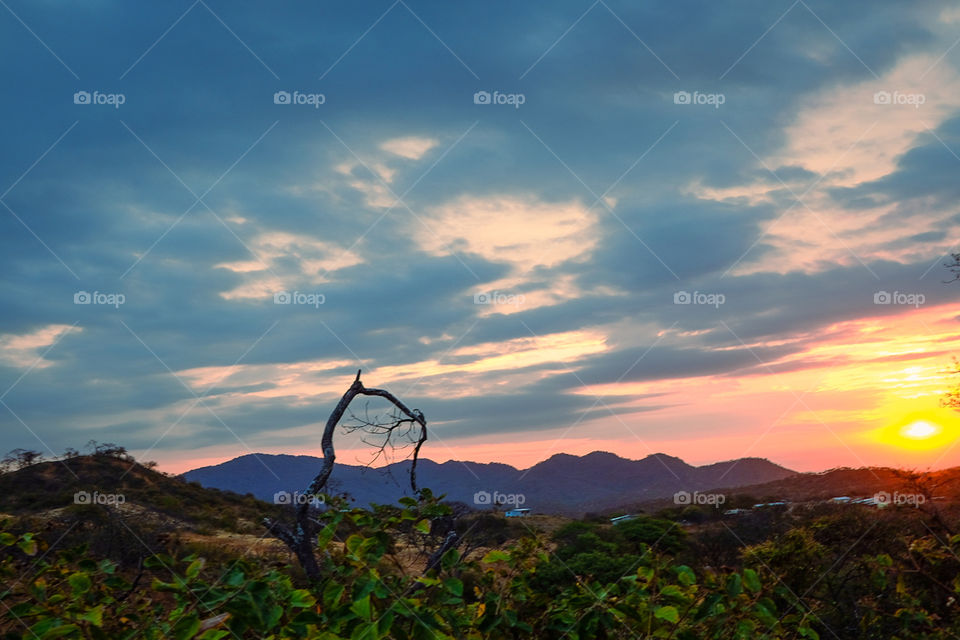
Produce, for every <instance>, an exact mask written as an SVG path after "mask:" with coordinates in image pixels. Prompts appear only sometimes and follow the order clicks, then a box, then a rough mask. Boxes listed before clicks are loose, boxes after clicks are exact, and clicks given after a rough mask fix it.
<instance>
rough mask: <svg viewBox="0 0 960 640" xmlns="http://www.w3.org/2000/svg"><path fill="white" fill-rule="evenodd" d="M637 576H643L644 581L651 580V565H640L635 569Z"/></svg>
mask: <svg viewBox="0 0 960 640" xmlns="http://www.w3.org/2000/svg"><path fill="white" fill-rule="evenodd" d="M637 577H640V578H643V579H644V581H646V582H650V581H651V580H653V567H640V568H639V569H637Z"/></svg>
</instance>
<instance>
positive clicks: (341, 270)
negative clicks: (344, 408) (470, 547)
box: [0, 0, 960, 472]
mask: <svg viewBox="0 0 960 640" xmlns="http://www.w3.org/2000/svg"><path fill="white" fill-rule="evenodd" d="M0 50H2V55H0V79H2V84H3V87H4V89H5V91H4V99H3V101H2V102H0V140H2V148H3V153H2V154H0V273H2V279H0V305H2V311H0V451H7V450H10V449H14V448H17V447H23V448H29V449H35V450H38V451H41V452H43V453H45V454H47V455H55V454H58V453H60V452H62V451H63V450H64V449H65V448H67V447H75V448H81V447H82V446H83V445H84V443H86V442H87V441H88V440H91V439H93V440H97V441H99V442H114V443H117V444H119V445H121V446H124V447H126V448H127V449H128V450H129V451H130V452H131V453H133V454H134V455H135V456H137V457H138V458H139V459H143V460H155V461H157V462H158V463H159V464H160V468H161V469H164V470H168V471H172V472H181V471H185V470H187V469H190V468H194V467H197V466H201V465H204V464H212V463H217V462H221V461H224V460H228V459H230V458H233V457H235V456H239V455H244V454H247V453H252V452H267V453H295V454H316V455H319V454H320V446H319V445H320V435H321V431H322V428H323V424H324V423H325V421H326V418H327V416H328V414H329V412H330V411H331V409H332V407H333V405H334V404H335V403H336V401H337V399H338V398H339V396H340V395H341V394H342V393H343V392H344V391H345V390H346V388H347V387H348V386H349V385H350V383H351V382H352V380H353V378H354V376H355V375H356V371H357V370H358V369H362V371H363V375H362V379H363V382H364V384H366V385H367V386H370V387H379V388H385V389H389V390H390V391H391V392H393V393H394V394H395V395H397V396H398V397H400V398H401V399H403V400H404V401H405V402H406V403H407V404H408V405H410V406H412V407H417V408H419V409H420V410H422V411H423V413H424V415H425V416H426V418H427V420H428V426H429V430H430V431H429V433H430V439H429V441H428V443H427V445H426V446H425V448H424V450H423V455H424V456H425V457H428V458H431V459H433V460H437V461H443V460H449V459H459V460H476V461H481V462H490V461H496V462H506V463H510V464H513V465H515V466H518V467H528V466H530V465H532V464H535V463H536V462H538V461H540V460H543V459H546V458H548V457H550V456H551V455H553V454H556V453H561V452H565V453H572V454H584V453H588V452H590V451H593V450H605V451H612V452H614V453H617V454H619V455H622V456H624V457H628V458H635V459H636V458H642V457H644V456H646V455H649V454H651V453H654V452H664V453H668V454H670V455H675V456H678V457H681V458H683V459H684V460H686V461H688V462H690V463H693V464H706V463H711V462H716V461H719V460H729V459H734V458H739V457H742V456H757V457H766V458H769V459H770V460H773V461H774V462H777V463H779V464H782V465H784V466H787V467H789V468H792V469H796V470H800V471H816V470H822V469H827V468H832V467H840V466H846V467H861V466H865V465H890V466H907V467H913V468H921V469H926V468H943V467H948V466H955V465H960V447H957V446H955V445H956V443H957V437H958V436H960V419H958V418H960V416H958V415H957V414H956V413H955V412H953V411H951V410H949V409H945V408H942V407H941V406H940V399H941V397H942V395H943V393H944V392H945V391H947V390H948V389H949V388H950V387H951V386H952V385H953V384H955V383H956V382H960V378H955V377H951V375H950V371H951V369H952V366H953V365H952V357H953V355H955V354H958V353H960V324H958V317H960V298H958V296H960V282H958V283H955V284H950V283H948V282H947V281H948V280H950V278H951V274H950V272H949V271H948V270H947V269H946V268H945V267H944V263H946V262H948V258H949V253H950V252H951V251H958V250H960V249H958V246H957V243H958V240H960V234H958V232H957V228H958V223H960V200H958V198H957V196H958V195H960V179H958V176H960V9H958V8H957V6H956V5H955V4H953V3H949V2H927V1H923V0H920V1H918V2H911V3H904V2H899V1H893V0H878V1H876V2H872V3H869V5H863V4H860V3H835V2H826V1H820V0H816V1H815V0H795V1H793V2H790V1H780V0H776V1H770V0H763V1H760V0H755V1H745V2H740V3H736V4H720V3H707V2H683V3H677V2H669V1H666V0H664V1H660V2H645V3H636V2H628V1H626V0H622V1H617V0H596V1H594V2H590V0H583V1H577V2H574V1H572V0H550V1H540V2H524V3H512V2H509V3H508V2H503V1H499V0H494V1H488V2H483V3H479V2H463V3H460V2H458V3H442V2H421V1H418V0H396V1H390V0H387V1H384V2H379V1H376V2H364V3H348V2H334V1H329V0H324V1H319V2H272V3H269V4H265V3H260V2H256V3H255V2H245V1H244V2H226V1H224V0H195V1H191V0H186V1H179V0H178V1H171V2H164V3H146V4H137V5H132V4H130V3H127V2H119V1H111V0H97V1H92V2H83V3H62V2H52V1H50V0H32V1H30V2H27V1H25V0H2V1H0ZM354 408H355V410H356V411H357V413H361V414H362V413H363V412H366V411H369V412H370V414H371V415H377V414H378V412H381V411H382V410H383V409H384V408H385V407H384V406H383V405H378V404H377V403H375V402H371V403H369V404H365V403H363V402H359V401H358V402H357V405H356V406H355V407H354ZM381 415H382V414H381ZM918 424H919V425H920V426H919V427H918V426H917V425H918ZM336 442H337V448H338V459H339V460H340V461H341V462H349V463H362V462H364V461H366V460H369V457H370V455H371V450H370V449H369V448H368V447H366V446H365V445H364V443H363V442H362V441H361V440H360V435H359V434H357V433H352V434H348V433H340V434H338V436H337V441H336ZM404 453H405V452H403V451H398V452H396V453H395V456H396V457H397V458H399V457H402V456H403V455H404Z"/></svg>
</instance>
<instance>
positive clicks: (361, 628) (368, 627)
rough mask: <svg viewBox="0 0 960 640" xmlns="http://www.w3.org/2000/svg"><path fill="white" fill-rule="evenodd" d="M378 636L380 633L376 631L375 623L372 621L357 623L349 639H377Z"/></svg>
mask: <svg viewBox="0 0 960 640" xmlns="http://www.w3.org/2000/svg"><path fill="white" fill-rule="evenodd" d="M378 637H380V633H379V632H378V631H377V625H376V624H374V623H372V622H365V623H363V624H361V625H358V626H357V628H356V629H354V630H353V633H351V634H350V640H377V638H378Z"/></svg>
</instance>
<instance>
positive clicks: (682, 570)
mask: <svg viewBox="0 0 960 640" xmlns="http://www.w3.org/2000/svg"><path fill="white" fill-rule="evenodd" d="M677 580H679V581H680V584H682V585H683V586H685V587H689V586H690V585H692V584H695V583H696V582H697V576H696V574H695V573H694V572H693V569H691V568H690V567H688V566H687V565H685V564H682V565H680V566H679V567H677Z"/></svg>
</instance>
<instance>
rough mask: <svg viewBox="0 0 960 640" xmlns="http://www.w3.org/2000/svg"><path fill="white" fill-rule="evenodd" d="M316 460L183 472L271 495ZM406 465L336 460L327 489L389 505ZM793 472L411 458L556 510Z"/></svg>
mask: <svg viewBox="0 0 960 640" xmlns="http://www.w3.org/2000/svg"><path fill="white" fill-rule="evenodd" d="M322 462H323V458H319V457H315V456H307V455H292V454H262V453H251V454H245V455H243V456H238V457H237V458H233V459H232V460H228V461H226V462H223V463H220V464H218V465H209V466H205V467H199V468H197V469H192V470H190V471H187V472H185V473H184V474H182V475H183V477H184V478H185V479H186V480H188V481H193V482H198V483H200V484H201V485H203V486H205V487H214V488H218V489H223V490H229V491H234V492H236V493H241V494H245V493H251V494H253V495H254V496H256V497H258V498H260V499H263V500H267V501H272V500H273V499H274V495H275V494H277V493H279V492H293V491H299V490H303V489H304V488H305V487H306V486H308V485H309V483H310V481H311V480H312V479H313V477H314V476H315V475H316V474H317V472H318V471H319V469H320V465H321V464H322ZM409 470H410V461H409V460H404V461H400V462H396V463H393V464H390V465H386V466H384V467H380V468H376V469H373V468H368V467H363V466H357V465H347V464H340V463H338V464H337V465H335V466H334V470H333V474H332V475H331V489H332V490H333V491H338V492H339V491H345V492H347V493H349V494H350V495H351V496H352V497H353V498H354V499H355V501H356V504H357V505H358V506H365V505H366V504H369V503H378V504H390V503H394V502H396V500H397V499H399V498H400V497H402V496H404V495H409V493H410V488H409V486H408V480H407V477H408V474H409ZM265 471H267V472H268V473H265ZM794 475H797V472H795V471H793V470H791V469H787V468H785V467H782V466H780V465H777V464H775V463H773V462H771V461H769V460H767V459H765V458H756V457H751V458H740V459H736V460H726V461H721V462H716V463H711V464H708V465H702V466H693V465H690V464H688V463H686V462H685V461H683V460H682V459H681V458H678V457H675V456H670V455H668V454H664V453H653V454H650V455H648V456H646V457H644V458H641V459H639V460H631V459H628V458H623V457H621V456H618V455H617V454H615V453H611V452H609V451H593V452H590V453H588V454H585V455H583V456H576V455H572V454H567V453H557V454H554V455H552V456H550V457H549V458H547V459H546V460H543V461H541V462H538V463H536V464H534V465H532V466H530V467H528V468H526V469H518V468H516V467H513V466H511V465H508V464H505V463H502V462H488V463H480V462H472V461H467V460H447V461H445V462H443V463H438V462H434V461H432V460H430V459H429V458H421V459H420V460H419V462H418V465H417V477H418V484H419V485H420V486H422V487H429V488H431V489H432V490H433V491H434V492H436V493H442V494H446V496H447V499H449V500H452V501H460V502H464V503H467V504H468V505H475V503H474V495H475V494H480V493H482V492H487V493H491V494H493V493H495V492H499V493H500V494H504V495H507V496H517V497H516V498H514V503H520V504H517V505H516V506H521V505H522V506H526V507H529V508H531V509H534V510H535V511H540V512H550V513H558V514H563V515H582V514H583V513H586V512H589V511H600V510H603V509H610V508H614V507H616V506H619V505H622V504H627V503H636V502H641V501H645V500H652V499H658V498H664V497H667V496H671V495H673V493H675V492H677V491H681V490H684V491H697V490H705V489H710V488H714V487H716V486H719V485H721V484H726V485H728V486H744V485H755V484H762V483H765V482H774V481H777V480H783V479H784V478H788V477H791V476H794ZM481 505H482V503H481Z"/></svg>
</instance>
